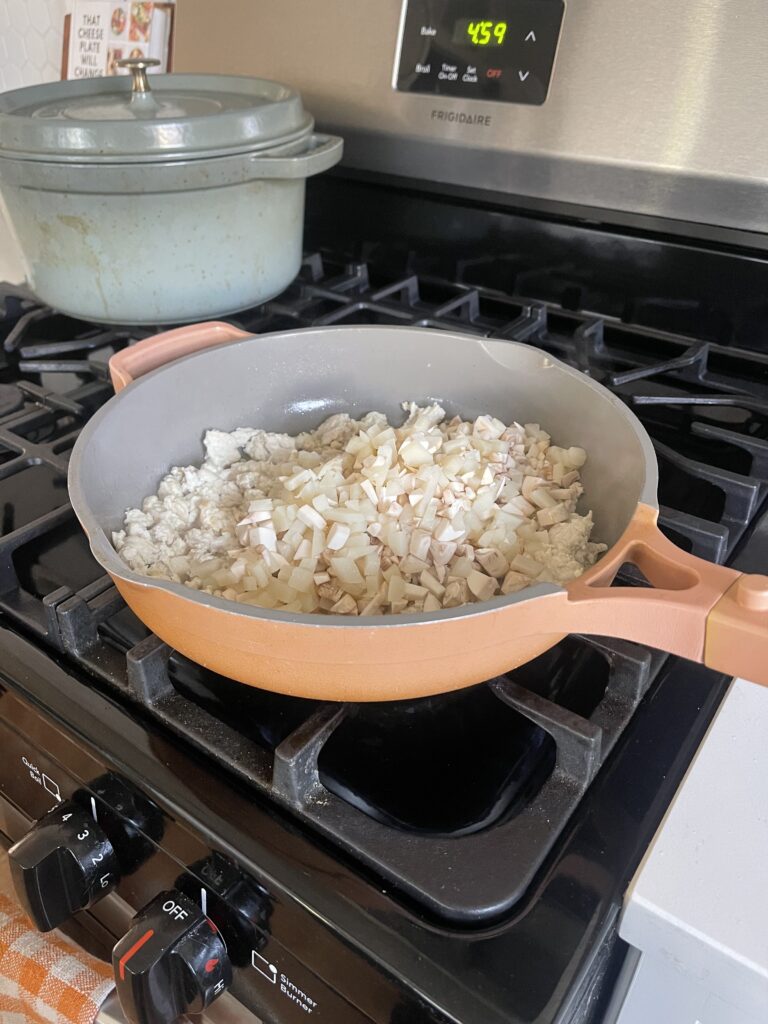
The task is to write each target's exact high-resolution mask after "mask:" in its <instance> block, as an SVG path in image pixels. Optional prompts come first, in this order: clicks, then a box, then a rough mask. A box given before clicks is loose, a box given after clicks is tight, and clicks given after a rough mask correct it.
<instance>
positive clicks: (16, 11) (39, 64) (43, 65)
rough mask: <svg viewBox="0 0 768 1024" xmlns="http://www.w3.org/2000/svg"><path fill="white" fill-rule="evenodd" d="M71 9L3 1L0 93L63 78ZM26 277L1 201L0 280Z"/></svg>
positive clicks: (57, 0)
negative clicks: (66, 19)
mask: <svg viewBox="0 0 768 1024" xmlns="http://www.w3.org/2000/svg"><path fill="white" fill-rule="evenodd" d="M68 10H69V0H0V92H5V91H6V90H7V89H18V88H20V87H21V86H24V85H37V84H38V83H39V82H52V81H54V80H55V79H57V78H59V77H60V75H61V46H62V41H63V36H64V15H65V13H66V12H67V11H68ZM23 276H24V271H23V267H22V263H21V259H20V255H19V251H18V247H17V246H16V243H15V241H14V239H13V237H12V236H11V234H10V231H9V229H8V226H7V223H6V221H5V217H4V213H3V210H2V203H1V201H0V280H3V281H21V280H22V279H23Z"/></svg>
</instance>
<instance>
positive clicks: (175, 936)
mask: <svg viewBox="0 0 768 1024" xmlns="http://www.w3.org/2000/svg"><path fill="white" fill-rule="evenodd" d="M112 966H113V967H114V969H115V982H116V984H117V994H118V996H119V998H120V1005H121V1006H122V1008H123V1013H124V1014H125V1016H126V1018H127V1019H128V1020H129V1021H130V1022H132V1024H170V1022H171V1021H174V1020H176V1018H177V1017H179V1016H180V1015H181V1014H182V1013H200V1012H201V1011H202V1010H204V1009H205V1008H206V1007H207V1006H209V1005H210V1004H211V1003H212V1002H213V1000H214V999H216V998H217V996H219V995H221V993H222V992H223V991H224V990H225V989H226V988H227V987H228V986H229V984H230V982H231V981H232V967H231V965H230V962H229V957H228V956H227V947H226V946H225V945H224V941H223V939H222V938H221V935H219V932H218V930H217V928H216V925H215V924H214V923H213V922H212V921H211V920H209V918H207V917H206V916H205V914H204V913H203V912H202V910H200V908H199V907H198V906H197V904H196V903H195V902H194V901H193V900H191V899H190V898H189V897H188V896H185V895H184V894H183V893H181V892H178V891H177V890H170V891H168V892H163V893H161V894H160V895H159V896H156V897H155V899H153V900H152V902H151V903H149V904H147V906H146V907H144V909H143V910H142V911H140V912H139V913H138V914H137V915H136V917H135V918H134V919H133V924H132V926H131V929H130V931H129V932H128V933H127V934H126V935H124V936H123V937H122V939H120V941H119V942H118V943H117V945H116V946H115V948H114V949H113V950H112Z"/></svg>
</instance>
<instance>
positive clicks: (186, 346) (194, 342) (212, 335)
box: [109, 320, 251, 394]
mask: <svg viewBox="0 0 768 1024" xmlns="http://www.w3.org/2000/svg"><path fill="white" fill-rule="evenodd" d="M249 337H251V335H250V334H248V332H247V331H241V330H240V328H239V327H233V326H232V325H231V324H225V323H222V322H220V321H217V320H211V321H209V322H207V323H202V324H191V325H190V326H189V327H176V328H175V329H174V330H172V331H165V333H164V334H155V335H153V336H152V337H151V338H144V340H143V341H139V342H137V343H136V344H135V345H131V346H129V347H128V348H125V349H123V351H122V352H116V353H115V355H113V356H112V358H111V359H110V360H109V375H110V377H111V378H112V386H113V387H114V389H115V394H119V393H120V392H121V391H122V390H123V388H125V387H127V386H128V385H129V384H130V383H131V382H132V381H134V380H137V379H138V378H139V377H143V376H144V374H145V373H149V372H150V371H151V370H157V369H158V368H159V367H160V366H165V365H166V363H170V362H173V360H174V359H179V358H180V357H181V356H188V355H189V354H190V353H191V352H202V351H203V349H206V348H213V347H214V345H226V344H227V342H230V341H237V340H238V338H249Z"/></svg>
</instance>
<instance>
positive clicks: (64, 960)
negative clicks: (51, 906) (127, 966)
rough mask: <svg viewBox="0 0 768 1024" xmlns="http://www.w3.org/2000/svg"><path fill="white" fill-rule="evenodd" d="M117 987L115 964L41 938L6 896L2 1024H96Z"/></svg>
mask: <svg viewBox="0 0 768 1024" xmlns="http://www.w3.org/2000/svg"><path fill="white" fill-rule="evenodd" d="M114 984H115V981H114V978H113V976H112V968H111V967H110V966H109V964H104V963H102V962H101V961H100V960H97V959H96V958H95V957H92V956H91V955H90V954H89V953H86V952H85V951H84V950H82V949H79V948H78V947H77V946H75V945H74V944H73V943H70V942H69V941H68V940H67V939H66V938H65V937H63V936H62V935H61V933H60V932H54V933H51V934H48V935H41V934H40V933H39V932H37V931H35V930H34V929H33V927H32V925H31V924H30V922H29V919H28V918H27V917H26V916H25V914H24V913H23V911H22V910H21V908H20V907H19V906H18V904H17V903H15V902H14V901H13V900H10V899H8V897H7V896H5V895H4V894H3V893H2V892H0V1024H93V1021H94V1020H95V1018H96V1015H97V1013H98V1012H99V1008H100V1007H101V1004H102V1003H103V1002H104V1000H105V999H106V997H107V996H108V995H109V993H110V992H111V991H112V989H113V988H114Z"/></svg>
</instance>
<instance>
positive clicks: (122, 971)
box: [118, 928, 155, 981]
mask: <svg viewBox="0 0 768 1024" xmlns="http://www.w3.org/2000/svg"><path fill="white" fill-rule="evenodd" d="M154 934H155V930H154V928H150V929H149V931H148V932H144V934H143V935H142V936H141V938H140V939H139V940H138V942H134V944H133V945H132V946H131V948H130V949H129V950H128V952H127V953H123V955H122V956H121V957H120V960H119V963H118V966H119V968H120V981H125V965H126V964H127V963H128V961H129V960H130V959H131V957H132V956H133V955H134V953H138V951H139V950H140V949H141V947H142V946H143V945H144V944H145V943H147V942H149V940H150V939H151V938H152V936H153V935H154Z"/></svg>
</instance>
